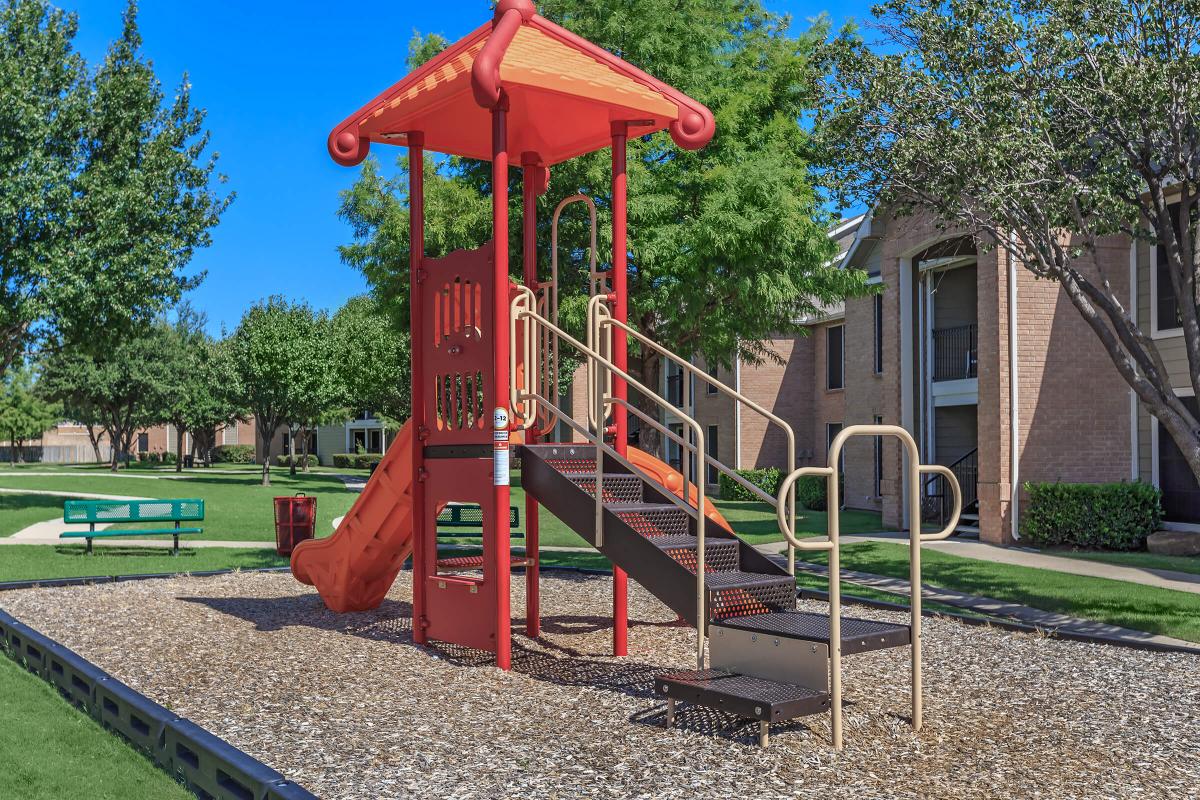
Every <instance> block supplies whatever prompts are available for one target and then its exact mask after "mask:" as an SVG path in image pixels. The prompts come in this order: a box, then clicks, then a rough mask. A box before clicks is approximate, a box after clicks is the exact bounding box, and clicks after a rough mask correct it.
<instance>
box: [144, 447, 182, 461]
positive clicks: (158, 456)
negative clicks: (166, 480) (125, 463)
mask: <svg viewBox="0 0 1200 800" xmlns="http://www.w3.org/2000/svg"><path fill="white" fill-rule="evenodd" d="M137 460H138V461H139V462H140V463H142V464H174V463H175V462H176V461H178V460H179V457H178V456H177V455H175V454H174V453H172V452H170V451H163V452H161V453H160V452H159V451H157V450H152V451H150V452H149V453H146V452H141V451H139V452H138V454H137Z"/></svg>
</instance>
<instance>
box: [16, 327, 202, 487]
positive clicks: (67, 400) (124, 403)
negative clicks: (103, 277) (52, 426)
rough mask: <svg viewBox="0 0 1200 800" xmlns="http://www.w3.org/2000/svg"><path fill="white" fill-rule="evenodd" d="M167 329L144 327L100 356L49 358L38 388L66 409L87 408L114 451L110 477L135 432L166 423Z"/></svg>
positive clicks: (171, 378) (65, 353)
mask: <svg viewBox="0 0 1200 800" xmlns="http://www.w3.org/2000/svg"><path fill="white" fill-rule="evenodd" d="M172 336H173V332H172V330H171V328H170V327H169V326H168V325H167V324H166V323H165V322H163V321H161V320H159V321H155V322H153V323H149V324H146V325H144V326H142V327H141V328H140V329H137V330H135V331H133V332H132V335H129V336H127V337H126V338H125V339H124V340H123V341H121V342H120V343H119V344H117V345H115V346H114V347H113V348H112V349H111V350H109V351H108V352H106V353H104V354H101V355H89V354H87V353H84V352H81V351H79V350H75V349H60V350H57V351H56V352H54V353H52V354H51V355H49V356H48V357H47V359H46V361H45V364H44V365H43V368H42V375H41V378H40V380H39V384H40V385H43V386H44V387H45V388H44V392H45V395H46V396H47V397H49V398H52V399H54V400H56V401H58V402H60V403H62V404H63V405H64V406H65V407H66V408H68V409H75V408H86V409H91V410H92V411H93V412H94V413H95V414H96V416H97V418H98V419H100V420H102V421H103V426H104V429H105V430H106V431H107V432H108V434H109V436H110V437H111V443H112V447H113V453H112V461H111V467H112V469H113V471H114V472H115V471H116V470H117V469H118V468H119V467H120V464H121V462H122V461H124V460H127V459H128V456H129V452H130V450H131V448H132V446H133V437H134V436H136V435H137V432H138V431H140V430H144V429H146V428H149V427H152V426H154V425H158V424H161V423H163V422H165V421H166V417H167V414H168V411H167V409H168V406H169V398H170V397H171V396H172V395H173V393H174V392H175V391H177V389H176V383H177V381H179V376H178V375H176V374H175V372H174V362H173V359H172V357H171V337H172Z"/></svg>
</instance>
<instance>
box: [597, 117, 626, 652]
mask: <svg viewBox="0 0 1200 800" xmlns="http://www.w3.org/2000/svg"><path fill="white" fill-rule="evenodd" d="M628 135H629V129H628V126H627V124H626V123H624V122H614V123H613V125H612V240H613V257H612V287H613V295H614V300H613V317H614V318H615V319H616V320H617V321H618V322H626V321H627V320H628V319H629V303H628V282H629V281H628V279H629V258H628V254H629V247H628V243H627V240H626V227H627V213H628V185H627V179H626V174H625V145H626V141H627V139H628ZM612 358H613V363H615V364H616V365H617V367H618V368H619V369H621V370H622V371H625V370H627V369H628V367H629V362H628V345H627V343H626V337H625V331H623V330H621V329H620V328H617V329H616V330H614V331H613V355H612ZM613 396H615V397H617V398H620V399H621V400H627V399H628V398H629V387H628V386H627V385H626V383H625V381H624V380H622V379H621V378H614V379H613ZM628 413H629V412H627V411H626V410H625V408H624V407H623V406H621V405H620V404H614V406H613V423H614V424H615V426H616V450H617V452H618V453H620V454H621V455H622V456H624V455H625V454H626V452H627V450H628V449H629V416H628ZM597 457H599V453H597ZM628 582H629V579H628V576H627V575H626V574H625V571H624V570H623V569H621V568H620V567H618V566H617V565H616V564H614V565H613V655H614V656H623V655H626V654H627V653H628V652H629V586H628Z"/></svg>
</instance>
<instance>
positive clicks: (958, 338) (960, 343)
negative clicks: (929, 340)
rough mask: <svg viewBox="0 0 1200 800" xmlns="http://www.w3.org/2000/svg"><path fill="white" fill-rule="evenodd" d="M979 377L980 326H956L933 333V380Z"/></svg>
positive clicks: (936, 330) (939, 329) (938, 329)
mask: <svg viewBox="0 0 1200 800" xmlns="http://www.w3.org/2000/svg"><path fill="white" fill-rule="evenodd" d="M977 377H979V326H978V325H976V324H974V323H971V324H970V325H956V326H955V327H953V328H937V329H935V330H934V332H933V380H934V381H960V380H964V379H966V378H977Z"/></svg>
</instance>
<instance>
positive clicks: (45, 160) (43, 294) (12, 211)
mask: <svg viewBox="0 0 1200 800" xmlns="http://www.w3.org/2000/svg"><path fill="white" fill-rule="evenodd" d="M75 32H76V20H75V17H74V15H70V14H65V13H63V12H61V11H57V10H53V9H52V8H51V7H50V5H49V4H48V3H46V2H44V0H0V86H3V87H4V90H3V96H4V99H3V102H0V131H2V132H3V133H0V136H3V143H2V145H0V376H3V375H4V373H5V371H6V370H7V369H8V368H9V367H10V366H11V365H12V364H13V363H14V361H15V360H16V359H17V358H19V357H20V356H21V354H22V353H23V352H24V351H25V349H26V347H28V345H29V344H30V341H31V339H32V338H33V335H34V326H35V324H36V323H37V321H38V320H40V319H43V318H44V317H46V316H47V315H48V314H51V313H53V307H52V306H53V304H52V302H50V300H51V298H50V297H48V288H49V284H50V282H51V278H52V274H53V272H54V270H55V269H56V268H62V267H63V265H64V264H65V263H66V262H67V260H68V257H69V247H70V237H69V235H68V231H69V221H70V216H71V211H72V207H73V203H74V195H73V192H72V186H71V182H72V177H73V175H74V173H75V172H76V170H77V168H78V164H79V156H80V154H79V141H80V140H81V139H82V136H83V126H84V120H85V117H86V111H87V85H86V68H85V66H84V63H83V59H81V58H80V57H79V55H78V54H77V53H75V52H74V50H73V49H72V46H71V42H72V40H73V39H74V37H75Z"/></svg>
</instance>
